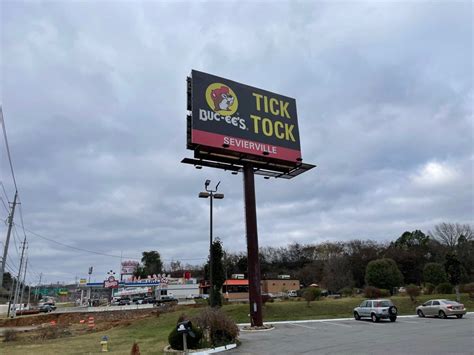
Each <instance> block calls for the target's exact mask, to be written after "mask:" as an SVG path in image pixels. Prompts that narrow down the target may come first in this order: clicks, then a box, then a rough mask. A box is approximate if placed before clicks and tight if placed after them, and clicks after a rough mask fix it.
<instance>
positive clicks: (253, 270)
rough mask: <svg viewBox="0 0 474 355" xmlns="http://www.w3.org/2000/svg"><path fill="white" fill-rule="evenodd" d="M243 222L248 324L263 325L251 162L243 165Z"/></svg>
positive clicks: (253, 180) (253, 325)
mask: <svg viewBox="0 0 474 355" xmlns="http://www.w3.org/2000/svg"><path fill="white" fill-rule="evenodd" d="M243 175H244V195H245V224H246V230H247V262H248V266H247V267H248V279H249V303H250V324H251V326H252V327H261V326H262V325H263V317H262V294H261V287H260V261H259V259H258V234H257V208H256V202H255V179H254V171H253V166H252V164H245V165H244V174H243Z"/></svg>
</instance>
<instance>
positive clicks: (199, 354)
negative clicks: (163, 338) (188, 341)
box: [164, 344, 237, 355]
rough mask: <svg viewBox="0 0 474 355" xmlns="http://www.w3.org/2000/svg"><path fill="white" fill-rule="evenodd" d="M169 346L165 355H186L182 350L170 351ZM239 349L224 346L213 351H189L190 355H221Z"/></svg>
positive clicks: (233, 346) (235, 345)
mask: <svg viewBox="0 0 474 355" xmlns="http://www.w3.org/2000/svg"><path fill="white" fill-rule="evenodd" d="M168 347H169V345H168V346H166V347H165V349H164V353H165V354H184V351H181V350H170V349H168ZM236 347H237V344H228V345H224V346H219V347H217V348H211V349H201V350H197V351H194V350H188V354H192V355H207V354H215V353H220V352H223V351H226V350H230V349H235V348H236Z"/></svg>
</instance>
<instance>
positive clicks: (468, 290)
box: [461, 282, 474, 298]
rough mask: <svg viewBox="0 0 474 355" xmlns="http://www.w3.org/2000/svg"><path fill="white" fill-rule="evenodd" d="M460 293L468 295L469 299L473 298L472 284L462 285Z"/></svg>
mask: <svg viewBox="0 0 474 355" xmlns="http://www.w3.org/2000/svg"><path fill="white" fill-rule="evenodd" d="M461 292H465V293H469V297H470V298H474V282H471V283H468V284H465V285H462V286H461Z"/></svg>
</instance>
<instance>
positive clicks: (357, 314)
mask: <svg viewBox="0 0 474 355" xmlns="http://www.w3.org/2000/svg"><path fill="white" fill-rule="evenodd" d="M354 319H355V320H360V316H359V313H357V312H354Z"/></svg>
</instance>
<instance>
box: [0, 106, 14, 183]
mask: <svg viewBox="0 0 474 355" xmlns="http://www.w3.org/2000/svg"><path fill="white" fill-rule="evenodd" d="M0 120H1V121H2V128H3V137H4V138H5V146H6V148H7V155H8V161H9V162H10V170H11V172H12V178H13V184H14V185H15V190H17V191H18V187H17V186H16V179H15V172H14V171H13V163H12V157H11V154H10V147H9V146H8V138H7V129H6V127H5V120H4V119H3V109H2V106H0Z"/></svg>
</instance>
